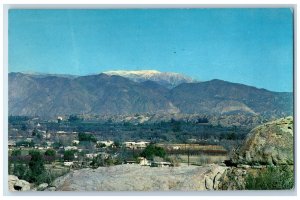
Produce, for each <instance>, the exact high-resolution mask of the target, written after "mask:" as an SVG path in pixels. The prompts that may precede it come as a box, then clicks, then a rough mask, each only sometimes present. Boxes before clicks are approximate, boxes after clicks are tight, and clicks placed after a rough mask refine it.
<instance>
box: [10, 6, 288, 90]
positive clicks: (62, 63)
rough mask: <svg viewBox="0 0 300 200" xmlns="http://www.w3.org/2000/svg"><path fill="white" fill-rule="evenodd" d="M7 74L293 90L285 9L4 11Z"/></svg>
mask: <svg viewBox="0 0 300 200" xmlns="http://www.w3.org/2000/svg"><path fill="white" fill-rule="evenodd" d="M8 37H9V38H8V39H9V60H8V64H9V66H8V70H9V71H10V72H20V71H21V72H42V73H52V74H53V73H57V74H76V75H86V74H94V73H99V72H103V71H110V70H149V69H152V70H159V71H163V72H177V73H182V74H185V75H188V76H191V77H192V78H194V79H198V80H203V81H205V80H210V79H215V78H216V79H222V80H226V81H231V82H238V83H244V84H247V85H253V86H256V87H259V88H266V89H269V90H272V91H292V90H293V13H292V11H291V10H290V9H288V8H284V9H274V8H273V9H270V8H269V9H237V8H236V9H139V10H137V9H129V10H128V9H123V10H13V9H11V10H9V34H8Z"/></svg>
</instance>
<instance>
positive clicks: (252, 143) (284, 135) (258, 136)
mask: <svg viewBox="0 0 300 200" xmlns="http://www.w3.org/2000/svg"><path fill="white" fill-rule="evenodd" d="M293 124H294V121H293V117H287V118H281V119H278V120H276V121H272V122H269V123H266V124H263V125H261V126H258V127H256V128H254V129H253V130H252V131H251V132H250V133H249V135H248V137H247V138H246V141H245V143H244V144H243V145H242V146H241V147H240V148H239V149H238V150H237V152H236V154H235V155H234V156H233V158H232V162H233V163H236V164H247V165H284V164H288V165H291V164H293V155H294V154H293V149H294V143H293V139H294V129H293Z"/></svg>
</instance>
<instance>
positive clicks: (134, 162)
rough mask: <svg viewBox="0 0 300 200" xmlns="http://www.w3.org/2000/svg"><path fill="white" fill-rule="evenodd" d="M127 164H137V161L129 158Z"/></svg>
mask: <svg viewBox="0 0 300 200" xmlns="http://www.w3.org/2000/svg"><path fill="white" fill-rule="evenodd" d="M125 163H126V164H127V165H131V164H136V161H133V160H127V161H126V162H125Z"/></svg>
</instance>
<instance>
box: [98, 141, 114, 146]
mask: <svg viewBox="0 0 300 200" xmlns="http://www.w3.org/2000/svg"><path fill="white" fill-rule="evenodd" d="M97 144H104V145H105V146H106V147H110V146H112V145H113V144H114V141H111V140H107V141H97Z"/></svg>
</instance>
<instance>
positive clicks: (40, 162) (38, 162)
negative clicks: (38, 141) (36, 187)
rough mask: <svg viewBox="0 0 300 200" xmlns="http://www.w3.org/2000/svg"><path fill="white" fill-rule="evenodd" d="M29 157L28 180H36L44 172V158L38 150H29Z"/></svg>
mask: <svg viewBox="0 0 300 200" xmlns="http://www.w3.org/2000/svg"><path fill="white" fill-rule="evenodd" d="M29 155H30V156H31V159H30V161H29V164H28V165H29V169H30V177H29V181H31V182H38V180H39V178H40V177H41V176H42V175H43V173H44V172H45V166H44V158H43V155H42V154H41V152H40V151H37V150H31V151H29Z"/></svg>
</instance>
